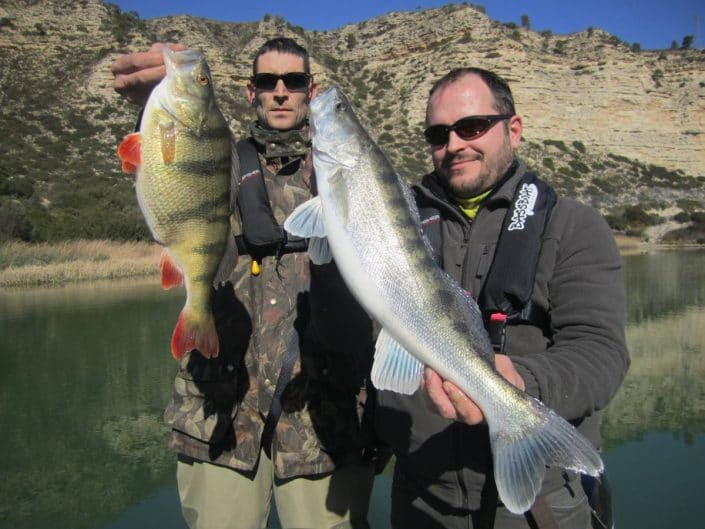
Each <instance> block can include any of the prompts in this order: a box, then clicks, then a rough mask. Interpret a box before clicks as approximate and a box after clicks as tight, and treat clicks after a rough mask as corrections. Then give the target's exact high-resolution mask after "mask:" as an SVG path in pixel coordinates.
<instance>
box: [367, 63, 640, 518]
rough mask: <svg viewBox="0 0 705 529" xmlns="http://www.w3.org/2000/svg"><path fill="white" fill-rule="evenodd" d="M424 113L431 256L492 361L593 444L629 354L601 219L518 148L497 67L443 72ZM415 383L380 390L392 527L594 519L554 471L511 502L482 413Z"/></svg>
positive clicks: (516, 126) (573, 487)
mask: <svg viewBox="0 0 705 529" xmlns="http://www.w3.org/2000/svg"><path fill="white" fill-rule="evenodd" d="M426 122H427V123H426V124H427V128H426V130H425V132H424V135H425V138H426V141H427V142H428V144H429V145H430V150H431V157H432V160H433V166H434V171H433V172H432V173H431V174H428V175H426V176H425V177H423V179H422V182H421V185H419V186H415V187H414V190H415V194H416V200H417V204H418V206H419V211H420V214H421V219H422V225H423V226H424V230H425V231H426V234H427V236H428V238H429V240H430V241H431V244H432V246H433V247H434V250H435V255H436V258H437V260H438V263H439V265H440V266H442V267H443V268H444V269H445V270H446V271H447V272H448V273H449V274H450V275H451V276H452V277H453V278H454V279H455V280H456V281H457V282H458V283H459V284H460V285H461V286H462V287H463V288H464V289H465V290H467V291H468V292H470V293H471V295H473V297H474V298H475V299H476V300H477V301H478V304H479V306H480V308H481V310H482V311H483V315H484V317H485V325H486V328H487V330H488V333H489V335H490V338H491V341H492V344H493V347H494V349H495V353H496V354H495V367H496V369H497V371H498V372H499V373H500V374H501V375H502V376H504V377H505V378H506V379H507V380H508V381H509V382H510V383H512V384H513V385H515V386H516V387H518V388H519V389H521V390H523V391H526V392H527V393H528V394H530V395H532V396H534V397H536V398H538V399H540V400H541V401H543V402H544V403H545V404H546V405H548V406H549V407H551V408H552V409H554V410H555V411H556V412H557V413H558V414H560V415H561V416H563V417H564V418H566V419H567V420H569V421H570V422H571V423H573V424H574V425H575V426H576V427H577V428H578V430H579V431H580V432H581V433H583V434H584V435H585V436H586V437H587V438H588V439H589V440H590V441H591V442H593V443H594V445H595V446H596V447H597V448H599V447H600V435H599V410H601V409H604V408H605V406H607V404H608V403H609V402H610V399H611V398H612V397H613V396H614V394H615V393H616V391H617V389H618V388H619V386H620V384H621V382H622V380H623V378H624V376H625V374H626V371H627V368H628V365H629V357H628V353H627V349H626V346H625V339H624V312H625V294H624V285H623V277H622V272H621V258H620V255H619V252H618V249H617V247H616V244H615V242H614V238H613V236H612V234H611V232H610V229H609V227H608V226H607V224H606V223H605V221H604V220H603V219H602V218H601V217H600V215H599V214H597V212H595V211H594V210H593V209H591V208H590V207H588V206H585V205H582V204H579V203H578V202H576V201H574V200H571V199H568V198H564V197H556V195H555V192H554V191H553V190H552V189H551V188H550V186H548V185H547V184H545V183H544V182H542V181H541V180H540V179H538V178H537V177H536V176H535V175H533V174H532V173H531V172H530V171H529V170H528V169H527V167H526V165H525V163H524V162H522V161H520V160H519V159H518V158H517V157H516V156H515V151H516V149H517V148H518V147H519V144H520V140H521V134H522V126H523V122H522V118H521V117H520V116H518V115H517V114H516V112H515V109H514V101H513V96H512V93H511V91H510V88H509V86H508V85H507V83H506V82H505V81H504V80H503V79H501V78H500V77H499V76H497V75H496V74H494V73H492V72H489V71H486V70H483V69H479V68H462V69H457V70H453V71H451V72H450V73H448V74H447V75H446V76H444V77H443V78H441V79H440V80H438V81H437V82H436V83H435V84H434V85H433V87H432V89H431V92H430V96H429V99H428V104H427V112H426ZM422 385H423V386H424V389H425V391H418V392H416V393H415V394H413V395H410V396H406V395H400V394H397V393H393V392H389V391H380V392H379V394H378V397H379V407H378V409H377V412H376V414H375V424H376V427H377V431H378V434H379V435H380V437H381V438H382V439H383V440H385V441H386V442H387V443H388V444H389V445H390V446H391V447H392V449H393V450H394V453H395V455H396V465H395V471H394V480H393V489H392V526H393V527H394V528H395V529H406V528H408V527H414V528H415V529H431V528H433V529H440V528H445V529H448V528H451V529H455V528H457V529H460V528H463V529H468V528H473V529H478V528H492V527H494V528H497V529H520V528H521V529H528V528H536V527H539V528H544V529H547V528H553V529H555V528H561V529H588V528H590V527H591V523H592V522H591V506H590V505H589V503H588V498H587V497H586V492H585V491H584V489H583V487H582V486H581V476H580V475H578V474H576V473H574V472H567V471H562V469H558V468H549V469H548V470H547V472H546V476H545V478H544V481H543V484H542V488H541V491H540V493H539V495H538V496H537V499H536V502H535V503H534V505H533V506H532V508H531V510H529V511H527V512H526V513H524V514H513V513H511V512H509V511H508V510H507V509H506V508H505V507H504V506H503V505H502V504H501V502H500V501H499V499H498V494H497V490H496V487H495V485H494V478H493V470H492V454H491V450H490V442H489V432H488V428H487V424H486V422H485V420H484V416H483V414H482V410H480V408H479V407H478V406H477V405H476V404H475V403H474V402H472V400H471V399H470V398H469V397H468V396H467V395H464V394H463V393H461V392H460V390H459V389H458V388H457V387H456V386H454V385H453V384H452V383H450V382H448V381H444V380H441V379H440V377H439V375H438V374H437V373H435V372H433V371H432V370H430V369H429V368H427V369H426V371H425V374H424V380H423V382H422ZM429 401H430V402H429ZM595 523H597V522H595ZM597 527H600V525H599V524H598V525H597ZM603 527H604V526H603Z"/></svg>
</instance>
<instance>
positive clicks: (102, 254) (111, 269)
mask: <svg viewBox="0 0 705 529" xmlns="http://www.w3.org/2000/svg"><path fill="white" fill-rule="evenodd" d="M160 254H161V247H160V246H159V245H157V244H155V243H147V242H114V241H69V242H64V243H59V244H26V243H21V242H7V243H2V244H0V287H21V286H32V285H46V284H61V283H68V282H77V281H90V280H97V279H117V278H128V277H144V276H152V275H158V273H159V255H160Z"/></svg>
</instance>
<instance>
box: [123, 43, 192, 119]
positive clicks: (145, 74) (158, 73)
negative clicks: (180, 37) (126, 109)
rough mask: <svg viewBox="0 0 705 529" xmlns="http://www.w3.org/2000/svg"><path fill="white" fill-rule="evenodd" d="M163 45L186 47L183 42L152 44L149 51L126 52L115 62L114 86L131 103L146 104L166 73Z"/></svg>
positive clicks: (172, 48)
mask: <svg viewBox="0 0 705 529" xmlns="http://www.w3.org/2000/svg"><path fill="white" fill-rule="evenodd" d="M162 46H167V47H168V48H169V49H171V50H174V51H182V50H185V49H186V46H184V45H183V44H175V43H162V42H157V43H155V44H152V46H151V47H150V48H149V50H148V51H140V52H134V53H126V54H124V55H120V56H119V57H118V58H117V59H115V61H114V62H113V64H112V66H111V67H110V70H111V71H112V73H113V76H114V79H113V88H114V89H115V91H116V92H117V93H119V94H120V95H121V96H123V97H125V98H126V99H127V100H128V101H130V102H131V103H135V104H137V105H141V106H144V104H145V103H146V102H147V98H148V97H149V94H150V93H151V91H152V89H153V88H154V87H155V86H157V84H159V81H161V80H162V79H163V78H164V76H165V75H166V66H165V65H164V55H163V53H162Z"/></svg>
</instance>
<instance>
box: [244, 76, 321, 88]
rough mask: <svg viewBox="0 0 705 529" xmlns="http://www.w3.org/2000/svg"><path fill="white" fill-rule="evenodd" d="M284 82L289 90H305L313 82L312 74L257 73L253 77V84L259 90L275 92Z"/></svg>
mask: <svg viewBox="0 0 705 529" xmlns="http://www.w3.org/2000/svg"><path fill="white" fill-rule="evenodd" d="M279 79H281V80H282V81H284V86H286V89H287V90H305V89H306V88H307V87H308V83H309V81H311V74H310V73H304V72H289V73H283V74H281V75H279V74H276V73H256V74H255V75H253V76H252V84H253V85H254V87H255V88H257V89H258V90H274V89H275V88H276V86H277V83H278V82H279Z"/></svg>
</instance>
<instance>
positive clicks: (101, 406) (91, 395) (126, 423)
mask: <svg viewBox="0 0 705 529" xmlns="http://www.w3.org/2000/svg"><path fill="white" fill-rule="evenodd" d="M625 271H626V283H627V292H628V300H629V307H628V329H627V340H628V343H629V347H630V351H631V354H632V367H631V370H630V372H629V374H628V376H627V379H626V380H625V383H624V386H623V388H622V390H621V391H620V393H619V394H618V395H617V397H616V398H615V400H614V402H613V403H612V405H611V406H610V408H609V409H608V410H606V413H605V421H604V425H603V433H604V436H605V440H606V452H605V459H606V461H607V465H608V469H609V472H610V479H611V482H612V484H613V488H614V493H615V509H616V517H617V523H618V526H620V527H639V528H640V529H643V528H649V527H654V528H656V527H662V526H663V525H665V523H664V520H668V521H669V525H673V526H676V527H694V526H697V525H698V524H699V523H700V522H699V521H700V520H701V519H703V518H704V517H705V506H703V504H702V501H700V500H697V498H696V496H697V497H700V496H698V495H701V494H702V493H701V487H698V486H696V484H702V483H703V480H702V477H701V471H702V469H703V468H705V461H703V458H704V457H705V435H704V434H705V391H704V390H703V387H704V386H703V382H702V381H703V380H705V354H704V353H703V350H704V349H705V252H702V251H700V252H694V251H693V252H664V253H656V254H649V255H634V256H629V257H625ZM183 301H184V297H183V291H180V290H178V289H177V290H174V291H172V292H164V291H162V290H161V289H160V288H159V287H158V286H157V285H155V284H154V281H153V280H152V281H148V282H120V283H114V282H113V283H95V284H91V285H81V286H71V287H63V288H40V289H32V290H15V291H4V292H0V350H1V351H2V355H0V429H1V431H2V432H3V435H2V436H0V469H1V470H0V472H1V477H2V479H0V528H1V529H50V528H53V529H62V528H71V529H82V528H96V529H127V528H133V527H137V526H141V527H147V526H148V527H151V528H160V527H164V528H167V527H169V528H175V529H183V528H184V527H185V526H184V524H183V522H182V520H181V518H180V515H179V507H178V500H177V498H176V492H175V488H174V487H175V483H174V458H173V454H172V453H171V452H170V451H169V450H168V449H167V448H166V447H165V441H166V435H167V431H166V428H165V427H164V425H163V424H162V411H163V408H164V406H165V404H166V401H167V398H168V395H169V391H170V386H171V383H172V380H173V376H174V373H175V365H174V362H173V361H172V359H171V356H170V354H169V337H170V335H171V331H172V328H173V325H174V322H175V320H176V317H177V315H178V312H179V310H180V308H181V305H182V304H183ZM645 483H648V484H649V486H648V487H644V484H645ZM388 497H389V476H382V477H381V478H380V479H378V480H377V483H376V485H375V492H374V498H373V504H372V512H371V513H370V521H371V523H372V527H373V529H387V527H388V522H387V520H388V516H389V502H388ZM654 505H657V506H658V509H657V510H658V514H655V513H654V512H653V510H654V508H653V506H654ZM645 513H646V515H645ZM696 520H698V522H696Z"/></svg>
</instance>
